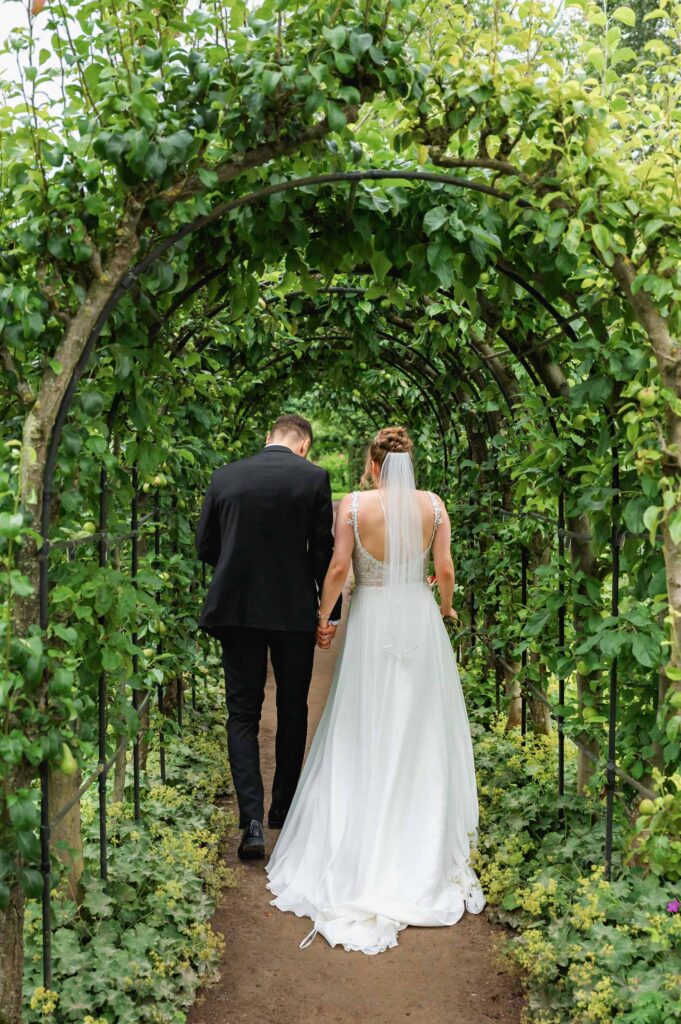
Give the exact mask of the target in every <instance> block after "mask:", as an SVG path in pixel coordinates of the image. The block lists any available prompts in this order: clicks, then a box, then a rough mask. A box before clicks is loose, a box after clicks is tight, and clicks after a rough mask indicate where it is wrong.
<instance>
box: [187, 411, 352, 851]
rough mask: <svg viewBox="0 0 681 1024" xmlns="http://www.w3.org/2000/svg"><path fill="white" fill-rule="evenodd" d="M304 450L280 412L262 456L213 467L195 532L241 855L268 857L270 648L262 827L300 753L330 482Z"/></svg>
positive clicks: (277, 811)
mask: <svg viewBox="0 0 681 1024" xmlns="http://www.w3.org/2000/svg"><path fill="white" fill-rule="evenodd" d="M311 446H312V427H311V426H310V424H309V423H308V421H307V420H306V419H303V417H302V416H295V415H290V416H280V417H279V419H278V420H277V421H276V422H275V424H274V425H273V427H272V429H271V430H270V433H269V434H268V436H267V441H266V444H265V447H264V448H263V449H262V450H261V451H259V452H258V453H257V454H256V455H253V456H251V457H250V458H246V459H240V460H238V461H237V462H231V463H228V464H227V465H225V466H221V467H220V468H219V469H216V470H214V471H213V474H212V476H211V480H210V484H209V485H208V490H207V492H206V496H205V499H204V502H203V508H202V510H201V517H200V519H199V524H198V527H197V530H196V550H197V552H198V555H199V558H200V559H201V560H202V561H204V562H208V563H209V564H210V565H213V566H215V572H214V573H213V579H212V581H211V584H210V586H209V588H208V593H207V594H206V598H205V602H204V605H203V609H202V611H201V616H200V618H199V628H200V629H202V630H204V631H205V632H206V633H210V634H211V635H212V636H215V637H217V638H218V639H219V640H220V643H221V645H222V664H223V667H224V671H225V694H226V701H227V712H228V717H227V746H228V751H229V760H230V766H231V770H232V777H233V779H234V786H235V788H236V794H237V800H238V803H239V827H240V828H241V829H242V830H243V831H242V837H241V843H240V845H239V851H238V852H239V856H240V857H241V858H242V859H246V858H254V857H264V856H265V836H264V832H263V818H264V791H263V782H262V776H261V774H260V754H259V748H258V727H259V723H260V715H261V711H262V704H263V699H264V695H265V679H266V675H267V653H268V651H269V654H270V657H271V660H272V668H273V670H274V678H275V681H276V686H277V736H276V743H275V754H276V768H275V773H274V781H273V784H272V802H271V805H270V809H269V814H268V825H269V827H270V828H281V826H282V825H283V823H284V818H285V817H286V812H287V811H288V809H289V805H290V803H291V800H292V799H293V794H294V792H295V789H296V785H297V783H298V779H299V777H300V772H301V768H302V765H303V758H304V755H305V741H306V737H307V695H308V690H309V687H310V679H311V676H312V661H313V657H314V647H315V628H316V625H317V609H318V605H319V595H320V593H321V590H322V583H323V582H324V576H325V575H326V570H327V568H328V565H329V562H330V560H331V554H332V552H333V534H332V525H333V506H332V501H331V483H330V480H329V474H328V472H327V471H326V470H325V469H322V468H321V467H320V466H315V465H314V464H313V463H311V462H307V460H306V457H307V454H308V452H309V450H310V447H311ZM340 604H341V602H340V599H339V601H338V603H337V605H336V607H335V608H334V611H333V614H332V615H331V617H330V619H329V626H330V627H331V630H330V631H329V632H332V631H333V627H334V626H335V624H336V622H337V621H338V619H339V617H340Z"/></svg>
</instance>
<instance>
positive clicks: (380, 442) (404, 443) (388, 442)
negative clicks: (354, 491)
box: [361, 427, 414, 487]
mask: <svg viewBox="0 0 681 1024" xmlns="http://www.w3.org/2000/svg"><path fill="white" fill-rule="evenodd" d="M390 452H395V453H396V454H398V453H400V454H402V453H405V452H406V453H407V454H408V455H411V456H412V457H413V455H414V444H413V442H412V439H411V438H410V436H409V434H408V433H407V430H406V428H405V427H383V429H382V430H379V432H378V433H377V434H376V437H375V438H374V439H373V441H372V442H371V444H370V445H369V450H368V452H367V458H366V465H365V466H364V474H363V475H362V480H361V484H362V487H371V486H372V479H371V463H372V462H376V463H377V464H378V465H379V466H382V465H383V460H384V459H385V457H386V455H388V454H389V453H390Z"/></svg>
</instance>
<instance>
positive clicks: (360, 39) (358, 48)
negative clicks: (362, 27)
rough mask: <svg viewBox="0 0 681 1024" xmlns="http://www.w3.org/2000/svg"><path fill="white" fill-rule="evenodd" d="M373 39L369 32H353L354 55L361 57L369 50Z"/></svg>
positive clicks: (351, 38) (352, 47) (351, 37)
mask: <svg viewBox="0 0 681 1024" xmlns="http://www.w3.org/2000/svg"><path fill="white" fill-rule="evenodd" d="M373 41H374V40H373V37H372V36H371V34H370V33H369V32H351V33H350V52H351V53H352V55H353V56H354V57H361V56H362V54H363V53H366V52H367V50H368V49H369V47H370V46H371V44H372V43H373Z"/></svg>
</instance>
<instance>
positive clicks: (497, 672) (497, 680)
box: [492, 582, 501, 714]
mask: <svg viewBox="0 0 681 1024" xmlns="http://www.w3.org/2000/svg"><path fill="white" fill-rule="evenodd" d="M496 595H497V599H496V602H495V605H494V609H495V610H494V621H495V623H496V625H497V627H498V626H499V613H500V611H501V587H500V586H499V583H498V582H497V585H496ZM492 657H493V658H494V699H495V704H496V709H497V714H499V713H500V711H501V666H500V665H499V658H498V656H497V653H496V651H494V652H493V653H492Z"/></svg>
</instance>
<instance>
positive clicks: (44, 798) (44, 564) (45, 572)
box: [37, 474, 52, 988]
mask: <svg viewBox="0 0 681 1024" xmlns="http://www.w3.org/2000/svg"><path fill="white" fill-rule="evenodd" d="M48 480H49V476H47V474H46V478H45V487H44V490H43V501H42V514H41V533H42V538H43V543H42V545H41V547H40V550H39V551H38V552H37V557H38V614H39V622H40V628H41V630H43V632H45V631H46V630H47V627H48V625H49V616H48V595H49V588H50V581H49V564H48V558H49V555H50V542H49V539H48V533H49V529H50V513H51V507H52V491H51V489H50V486H51V485H50V483H48V482H47V481H48ZM48 701H49V697H48V695H47V694H46V695H45V709H46V710H47V705H48ZM39 774H40V872H41V874H42V876H43V888H42V894H41V918H42V937H43V984H44V986H45V988H50V987H51V983H52V922H51V913H50V893H51V891H52V872H51V866H50V786H49V765H48V763H47V760H43V761H41V762H40V766H39Z"/></svg>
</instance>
